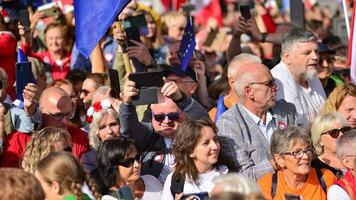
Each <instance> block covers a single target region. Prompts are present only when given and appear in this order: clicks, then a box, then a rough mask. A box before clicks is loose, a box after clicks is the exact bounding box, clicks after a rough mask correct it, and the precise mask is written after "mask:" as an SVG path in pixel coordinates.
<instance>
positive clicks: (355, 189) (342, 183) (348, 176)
mask: <svg viewBox="0 0 356 200" xmlns="http://www.w3.org/2000/svg"><path fill="white" fill-rule="evenodd" d="M345 181H347V183H348V184H349V185H350V186H351V188H352V192H353V193H354V197H356V179H355V177H354V176H353V175H352V173H351V171H350V170H348V171H347V172H346V174H345V175H344V177H343V178H342V179H339V180H337V181H335V184H336V185H338V186H340V187H341V188H342V189H344V190H345V192H346V193H348V191H347V189H346V186H345ZM349 195H350V194H349Z"/></svg>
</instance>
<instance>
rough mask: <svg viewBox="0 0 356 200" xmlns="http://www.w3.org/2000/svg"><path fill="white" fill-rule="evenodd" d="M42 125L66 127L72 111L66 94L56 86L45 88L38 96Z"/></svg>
mask: <svg viewBox="0 0 356 200" xmlns="http://www.w3.org/2000/svg"><path fill="white" fill-rule="evenodd" d="M40 109H41V113H42V115H43V122H44V126H54V127H66V126H67V125H68V122H69V116H70V115H71V113H72V103H71V99H70V97H69V96H68V94H67V93H66V92H65V91H64V90H63V89H61V88H59V87H57V86H53V87H49V88H46V89H45V90H44V91H43V93H42V95H41V98H40Z"/></svg>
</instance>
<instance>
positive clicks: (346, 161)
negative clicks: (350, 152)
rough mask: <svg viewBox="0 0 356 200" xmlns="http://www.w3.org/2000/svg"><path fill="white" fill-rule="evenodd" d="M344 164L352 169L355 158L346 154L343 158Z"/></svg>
mask: <svg viewBox="0 0 356 200" xmlns="http://www.w3.org/2000/svg"><path fill="white" fill-rule="evenodd" d="M342 164H343V165H344V166H345V167H346V168H347V169H352V168H353V159H352V158H349V157H346V156H344V157H343V158H342ZM354 170H356V169H354Z"/></svg>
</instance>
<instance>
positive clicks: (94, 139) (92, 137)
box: [88, 108, 120, 150]
mask: <svg viewBox="0 0 356 200" xmlns="http://www.w3.org/2000/svg"><path fill="white" fill-rule="evenodd" d="M109 115H111V116H112V117H113V118H114V119H116V120H117V122H119V123H120V121H119V114H118V113H117V112H116V111H115V110H114V109H112V108H109V109H103V110H101V111H100V112H99V113H97V114H95V115H94V116H93V121H92V122H91V123H90V126H89V133H88V135H89V145H90V146H91V147H92V148H93V149H95V150H98V149H99V147H100V145H101V143H102V142H103V141H101V139H100V137H99V128H100V123H101V120H102V119H103V118H104V117H106V116H109Z"/></svg>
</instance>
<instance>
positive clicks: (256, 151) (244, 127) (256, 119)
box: [216, 63, 296, 180]
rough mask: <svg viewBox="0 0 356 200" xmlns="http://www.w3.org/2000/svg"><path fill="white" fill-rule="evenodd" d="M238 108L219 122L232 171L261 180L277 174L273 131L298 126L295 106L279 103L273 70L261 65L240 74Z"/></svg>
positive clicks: (242, 69) (243, 69)
mask: <svg viewBox="0 0 356 200" xmlns="http://www.w3.org/2000/svg"><path fill="white" fill-rule="evenodd" d="M235 78H236V79H235V80H236V81H235V82H234V83H233V86H234V89H235V92H236V94H237V97H238V99H239V103H238V104H237V105H234V106H232V107H231V108H230V109H229V110H227V111H226V112H224V113H223V114H222V115H221V116H220V118H219V119H218V121H217V124H216V125H217V127H218V135H219V139H220V144H221V147H222V154H223V155H224V156H223V157H224V158H226V159H227V160H229V161H230V162H229V163H226V164H227V165H228V167H229V169H232V170H236V171H239V172H241V173H242V174H244V175H246V176H249V177H250V178H253V179H254V180H257V179H258V178H260V177H262V176H263V175H264V174H266V173H268V172H273V171H274V167H273V166H274V162H273V161H272V155H271V153H270V146H269V143H270V140H271V136H272V133H273V131H275V130H276V129H278V128H286V127H287V126H290V125H295V124H296V110H295V107H294V106H293V105H292V104H291V103H287V102H286V101H284V100H280V101H276V95H277V94H276V93H277V91H278V87H277V85H276V84H275V82H274V79H273V77H272V74H271V72H270V71H269V69H268V68H267V67H266V66H265V65H263V64H261V63H248V64H245V65H243V66H241V67H240V68H239V69H237V71H236V76H235Z"/></svg>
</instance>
